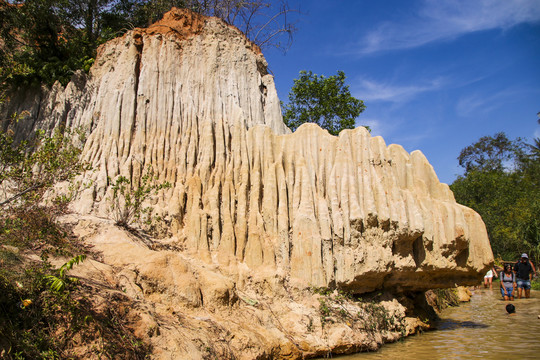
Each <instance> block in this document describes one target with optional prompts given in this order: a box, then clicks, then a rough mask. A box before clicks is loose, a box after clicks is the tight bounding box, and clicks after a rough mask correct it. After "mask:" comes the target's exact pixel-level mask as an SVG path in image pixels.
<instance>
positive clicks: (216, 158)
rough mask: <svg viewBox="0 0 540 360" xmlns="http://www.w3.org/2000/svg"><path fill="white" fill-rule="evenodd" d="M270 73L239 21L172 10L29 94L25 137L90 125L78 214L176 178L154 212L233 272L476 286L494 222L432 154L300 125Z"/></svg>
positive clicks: (346, 284) (343, 283) (345, 283)
mask: <svg viewBox="0 0 540 360" xmlns="http://www.w3.org/2000/svg"><path fill="white" fill-rule="evenodd" d="M266 67H267V64H266V61H265V59H264V57H263V56H262V54H261V53H260V50H259V49H258V48H257V47H256V46H255V45H253V44H252V43H250V42H249V41H248V40H247V39H246V38H245V37H244V36H243V34H241V33H240V31H238V30H237V29H236V28H234V27H231V26H228V25H226V24H225V23H223V22H222V21H220V20H217V19H215V18H206V17H203V16H201V15H197V14H194V13H190V12H187V11H182V10H173V11H171V12H169V13H168V14H166V15H165V17H164V19H163V20H162V21H160V22H158V23H157V24H154V25H153V26H151V27H150V28H148V29H135V30H133V31H129V32H128V33H127V34H125V35H124V36H123V37H121V38H117V39H114V40H112V41H110V42H108V43H106V44H104V45H102V47H101V48H100V49H99V51H98V57H97V59H96V62H95V64H94V66H93V67H92V69H91V72H90V76H89V77H88V79H86V78H85V76H83V75H77V76H76V77H74V80H73V81H72V82H71V83H70V84H69V85H68V86H67V87H66V89H62V88H61V86H59V85H55V86H54V87H53V89H52V90H50V91H47V92H45V94H38V92H36V93H35V94H34V95H32V94H28V95H30V96H29V97H28V99H27V102H26V109H29V111H30V115H29V116H27V119H26V122H24V124H25V125H21V126H20V128H19V135H18V136H19V137H22V136H24V134H25V133H26V134H27V133H28V132H29V131H30V130H31V129H34V128H36V127H41V128H45V129H52V128H54V127H56V126H58V125H60V124H65V125H66V126H68V127H79V126H82V127H83V128H86V130H87V132H88V140H87V142H86V144H85V147H84V151H83V159H84V160H86V161H88V162H89V163H91V164H92V165H93V168H94V171H93V172H92V173H88V174H86V177H87V178H90V179H92V180H93V183H92V186H91V188H89V189H86V190H84V191H83V193H82V195H81V196H80V198H79V200H78V201H77V202H76V203H75V206H74V209H76V210H77V211H78V212H80V213H94V214H97V215H101V216H106V215H107V209H108V207H109V204H108V202H107V198H108V197H110V194H111V189H110V186H108V185H110V179H114V178H115V177H117V176H119V175H124V176H127V177H128V178H129V179H130V180H132V181H133V183H135V184H137V183H138V181H140V178H141V176H142V175H143V173H144V172H145V171H146V169H147V168H148V167H151V168H152V170H153V171H154V173H155V174H156V176H157V178H158V179H159V181H168V182H170V183H171V184H172V187H171V188H170V189H167V190H164V191H163V192H162V193H161V194H160V195H159V196H158V197H156V198H155V199H153V203H152V204H153V206H154V208H155V209H156V210H157V211H158V212H160V213H161V214H162V215H163V216H165V217H166V218H168V219H169V220H170V221H171V222H172V229H173V230H174V234H173V235H174V236H176V237H177V238H178V239H180V241H183V242H184V244H183V246H184V248H185V249H186V250H185V252H186V253H187V254H191V255H192V256H195V257H198V258H200V259H202V260H204V261H206V262H207V263H209V264H216V265H219V266H220V267H221V268H222V271H223V272H224V273H229V274H234V273H235V272H237V271H238V268H239V267H242V266H247V267H248V268H249V269H252V270H257V273H258V274H260V276H261V277H264V276H265V274H267V275H268V276H270V274H272V275H275V274H278V275H279V276H282V277H284V278H287V279H289V280H290V281H291V283H293V284H296V285H298V286H300V287H307V286H310V285H313V286H337V287H340V288H345V289H349V290H352V291H354V292H358V293H361V292H368V291H372V290H375V289H380V288H392V289H396V290H398V291H403V290H415V291H418V290H424V289H428V288H433V287H449V286H454V284H455V282H456V281H458V280H456V279H459V282H460V283H462V284H472V283H473V282H475V281H476V280H477V279H478V276H479V272H482V271H483V270H484V269H486V268H487V267H488V266H489V265H490V263H491V261H492V253H491V249H490V246H489V241H488V238H487V234H486V230H485V227H484V225H483V222H482V220H481V218H480V217H479V215H478V214H476V213H475V212H474V211H472V210H471V209H468V208H466V207H463V206H460V205H458V204H457V203H456V202H455V200H454V197H453V194H452V193H451V191H450V189H449V188H448V186H447V185H446V184H441V183H440V182H439V181H438V179H437V176H436V174H435V172H434V170H433V168H432V166H431V165H430V164H429V163H428V161H427V160H426V158H425V157H424V155H423V154H422V153H421V152H419V151H414V152H412V153H411V154H409V153H407V152H406V151H405V150H404V149H403V148H402V147H400V146H398V145H390V146H386V144H385V143H384V141H383V139H382V138H381V137H371V135H370V134H369V133H368V132H367V131H366V130H365V129H364V128H357V129H355V130H347V131H343V132H341V134H340V135H339V136H338V137H336V136H331V135H329V134H328V132H326V131H325V130H322V129H321V128H319V127H318V126H316V125H313V124H306V125H303V126H301V127H300V128H299V129H298V130H297V131H296V132H295V133H293V134H291V133H290V131H289V130H288V128H287V127H286V126H285V125H284V124H283V121H282V118H281V112H280V106H279V100H278V98H277V94H276V90H275V86H274V83H273V77H272V76H271V75H269V74H268V73H267V71H266ZM23 103H24V101H22V100H20V101H19V102H17V101H16V99H15V98H14V99H12V101H11V102H10V104H9V106H7V107H5V108H4V109H3V111H4V114H5V113H7V112H10V111H11V112H13V111H17V110H19V111H20V110H21V109H23V108H25V106H24V105H21V104H23ZM21 134H23V135H21ZM193 301H196V300H193Z"/></svg>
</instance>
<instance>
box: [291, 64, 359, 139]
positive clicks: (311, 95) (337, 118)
mask: <svg viewBox="0 0 540 360" xmlns="http://www.w3.org/2000/svg"><path fill="white" fill-rule="evenodd" d="M365 108H366V107H365V105H364V102H363V101H362V100H359V99H356V98H355V97H353V96H352V95H351V92H350V91H349V86H348V85H346V84H345V73H344V72H343V71H338V73H337V75H333V76H330V77H325V76H324V75H321V76H319V75H317V74H313V73H312V72H311V71H300V77H299V78H298V79H295V80H294V85H293V87H292V88H291V91H290V92H289V103H288V104H286V105H285V106H284V107H283V120H284V121H285V124H286V125H287V126H288V127H289V128H291V130H293V131H295V130H296V129H297V128H298V127H299V126H300V125H302V124H304V123H308V122H310V123H316V124H318V125H319V126H320V127H322V128H323V129H326V130H328V132H329V133H330V134H333V135H337V134H339V132H340V131H341V130H344V129H353V128H354V126H355V121H356V118H357V117H358V116H359V115H360V113H362V111H364V109H365Z"/></svg>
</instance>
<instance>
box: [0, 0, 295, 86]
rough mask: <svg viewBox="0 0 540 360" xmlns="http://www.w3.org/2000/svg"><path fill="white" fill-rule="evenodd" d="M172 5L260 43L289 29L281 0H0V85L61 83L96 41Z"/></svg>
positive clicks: (272, 41) (88, 60) (83, 63)
mask: <svg viewBox="0 0 540 360" xmlns="http://www.w3.org/2000/svg"><path fill="white" fill-rule="evenodd" d="M173 6H174V7H178V8H188V9H191V10H192V11H195V12H198V13H201V14H204V15H210V16H217V17H219V18H221V19H223V20H224V21H225V22H227V23H228V24H231V25H235V26H237V27H238V28H239V29H240V30H242V31H243V32H244V33H245V34H246V36H247V37H248V38H249V39H250V40H252V41H253V42H255V43H256V44H257V45H259V46H261V47H267V46H274V47H277V48H282V49H285V48H287V47H288V45H290V41H291V40H292V33H293V32H294V31H295V28H294V24H293V23H292V22H290V17H287V15H288V14H290V13H291V12H295V10H293V9H291V8H290V7H289V6H288V3H287V1H283V2H281V3H280V5H279V6H277V5H275V4H274V3H273V2H270V1H263V0H253V1H241V0H220V1H201V0H26V1H24V0H11V1H5V0H0V19H2V21H1V22H0V85H11V84H15V85H20V84H33V85H39V84H48V85H52V84H53V83H54V82H55V81H59V82H60V83H62V84H63V85H66V84H67V83H68V82H69V80H70V79H71V77H72V75H73V73H74V72H75V71H77V70H83V71H86V72H88V71H89V69H90V67H91V65H92V64H93V62H94V58H95V56H96V50H97V47H98V46H99V45H100V44H103V43H104V42H106V41H108V40H110V39H112V38H114V37H116V36H119V35H122V34H123V33H125V32H126V31H127V30H130V29H133V28H135V27H146V26H148V25H150V24H151V23H153V22H155V21H157V20H159V19H160V18H161V17H162V16H163V14H164V13H165V12H167V11H169V10H170V9H171V8H172V7H173ZM282 35H285V36H286V39H287V41H286V42H285V43H283V42H281V41H280V40H281V39H282Z"/></svg>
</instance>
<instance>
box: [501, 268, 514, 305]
mask: <svg viewBox="0 0 540 360" xmlns="http://www.w3.org/2000/svg"><path fill="white" fill-rule="evenodd" d="M499 278H500V279H501V295H502V297H503V298H504V300H506V301H508V300H514V293H515V291H516V280H515V276H514V273H513V272H512V265H510V264H505V265H504V271H501V275H500V276H499Z"/></svg>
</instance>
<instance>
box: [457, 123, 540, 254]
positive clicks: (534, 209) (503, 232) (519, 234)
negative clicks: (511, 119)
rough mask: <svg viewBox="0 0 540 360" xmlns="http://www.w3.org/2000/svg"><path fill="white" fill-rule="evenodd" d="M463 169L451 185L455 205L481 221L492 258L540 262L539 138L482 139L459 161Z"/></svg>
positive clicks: (463, 153) (466, 150) (462, 154)
mask: <svg viewBox="0 0 540 360" xmlns="http://www.w3.org/2000/svg"><path fill="white" fill-rule="evenodd" d="M458 160H459V164H460V166H462V167H463V168H464V170H465V172H464V174H463V175H462V176H459V177H458V178H457V179H456V181H454V183H453V184H452V185H451V186H450V188H451V189H452V191H453V192H454V195H455V197H456V200H457V202H459V203H461V204H463V205H466V206H469V207H471V208H473V209H474V210H476V211H477V212H478V213H479V214H480V215H481V216H482V219H483V220H484V222H485V224H486V227H487V231H488V235H489V238H490V241H491V247H492V249H493V252H494V254H495V256H498V257H499V258H502V259H503V260H507V261H510V260H517V259H518V258H519V256H520V254H521V253H523V252H526V253H528V254H529V258H530V259H531V260H532V261H533V262H534V263H535V264H539V261H540V139H539V138H536V139H534V142H533V144H527V143H525V142H524V141H523V140H522V139H520V138H518V139H516V140H510V139H508V137H507V136H506V134H504V133H498V134H495V135H494V136H484V137H482V138H480V139H479V140H478V141H477V142H476V143H474V144H472V145H470V146H468V147H466V148H465V149H463V150H462V151H461V154H460V156H459V157H458Z"/></svg>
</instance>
